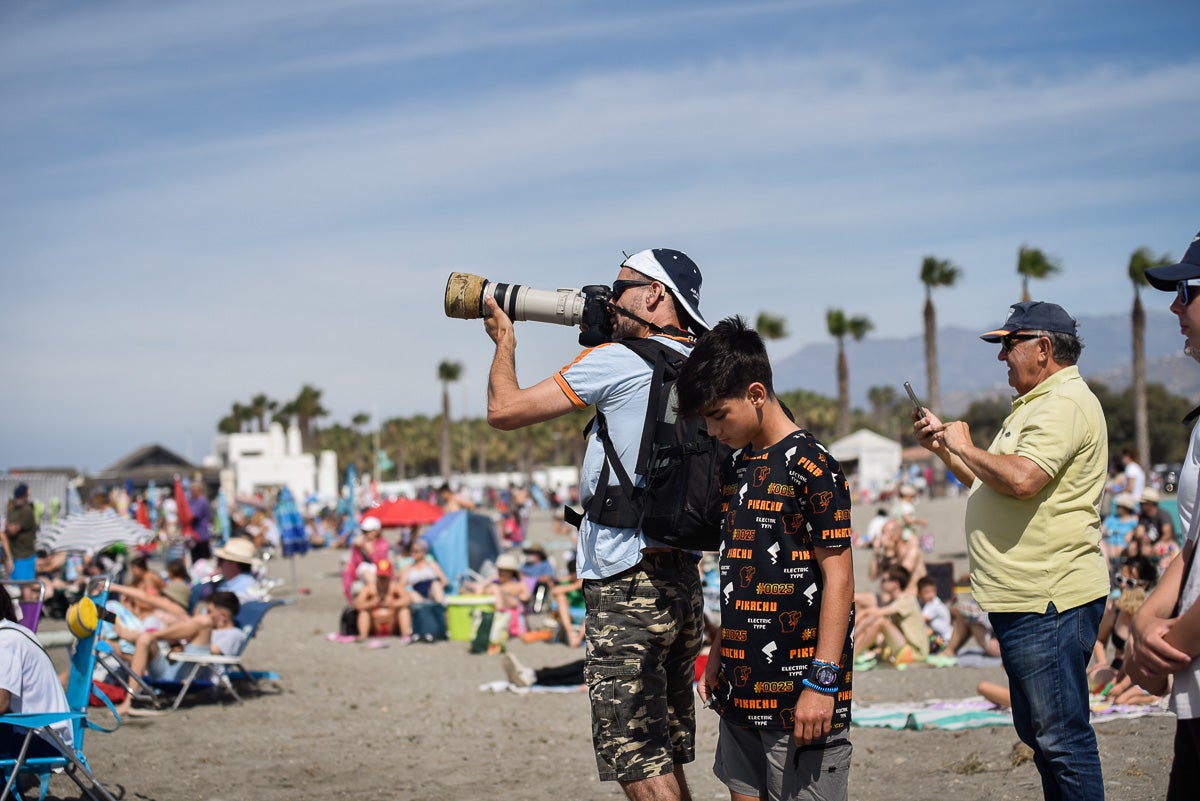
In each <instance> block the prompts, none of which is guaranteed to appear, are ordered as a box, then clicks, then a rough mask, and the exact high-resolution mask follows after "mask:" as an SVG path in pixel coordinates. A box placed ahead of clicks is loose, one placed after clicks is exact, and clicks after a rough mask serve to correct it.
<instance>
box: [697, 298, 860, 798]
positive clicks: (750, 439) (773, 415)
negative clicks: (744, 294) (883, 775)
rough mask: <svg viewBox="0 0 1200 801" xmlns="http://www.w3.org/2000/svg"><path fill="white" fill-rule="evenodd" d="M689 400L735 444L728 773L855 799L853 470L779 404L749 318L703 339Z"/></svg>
mask: <svg viewBox="0 0 1200 801" xmlns="http://www.w3.org/2000/svg"><path fill="white" fill-rule="evenodd" d="M676 392H677V395H678V409H679V413H680V414H681V415H686V416H697V415H701V416H703V417H704V420H705V422H706V424H707V426H708V431H709V433H710V434H712V435H713V436H715V437H717V438H718V439H719V440H720V441H722V442H724V443H726V444H727V445H729V446H730V447H731V448H733V449H734V452H733V454H732V456H731V457H730V458H729V459H728V460H727V461H726V462H725V464H724V466H723V469H722V473H721V483H722V486H723V488H724V495H725V498H726V502H725V513H724V524H723V527H722V534H721V550H720V555H721V556H720V574H721V629H720V631H719V632H718V633H717V635H716V636H715V638H714V640H713V643H712V646H711V648H710V650H709V655H708V663H707V666H706V668H705V671H704V675H703V677H702V679H701V680H700V682H699V691H700V697H701V699H702V700H703V701H705V702H706V703H708V704H709V705H710V706H713V707H714V708H715V709H716V710H717V712H718V713H719V714H720V715H721V724H720V735H719V739H718V741H717V753H716V761H715V764H714V766H713V769H714V772H715V774H716V776H717V778H718V779H720V780H721V781H722V782H723V783H724V784H725V785H726V787H728V788H729V792H730V797H731V798H734V799H737V798H741V797H743V796H749V797H752V798H772V799H794V798H799V797H801V795H802V794H811V797H820V798H827V799H845V798H846V797H847V794H848V779H849V768H850V755H851V750H852V749H851V746H850V740H849V726H850V697H851V687H850V670H849V660H850V653H851V650H852V646H851V640H850V634H851V630H852V629H853V624H854V620H853V617H854V611H853V609H854V607H853V599H854V570H853V562H852V561H851V560H852V549H851V544H852V539H853V537H852V532H851V528H850V491H849V487H848V485H847V483H846V478H845V475H844V474H843V473H842V470H841V467H840V465H839V464H838V463H837V460H835V459H834V458H833V456H832V455H831V454H830V453H829V452H828V451H826V450H825V448H824V447H823V446H822V445H821V443H819V442H818V441H817V440H816V438H814V437H813V435H812V434H811V433H809V432H808V431H805V430H804V429H801V428H800V427H798V426H797V425H796V424H795V422H793V421H792V419H791V417H790V416H789V415H788V413H787V412H786V411H785V410H784V408H783V406H782V405H781V404H780V403H779V400H778V398H777V397H776V396H775V392H774V389H773V387H772V381H771V365H770V362H769V361H768V359H767V352H766V348H765V346H764V345H763V341H762V339H761V338H760V337H759V335H758V334H757V333H755V332H754V331H753V330H751V329H750V328H748V327H747V325H746V323H745V321H744V320H742V319H741V318H740V317H733V318H729V319H726V320H723V321H721V322H720V323H719V324H718V325H717V326H716V327H715V328H713V329H712V331H710V332H709V333H707V334H705V335H704V336H702V337H701V338H700V339H699V341H698V342H697V343H696V346H695V348H694V349H693V351H692V355H691V357H690V358H689V359H688V361H687V364H686V365H685V366H684V368H683V370H682V371H681V372H680V375H679V379H678V381H677V383H676ZM804 797H809V796H808V795H805V796H804Z"/></svg>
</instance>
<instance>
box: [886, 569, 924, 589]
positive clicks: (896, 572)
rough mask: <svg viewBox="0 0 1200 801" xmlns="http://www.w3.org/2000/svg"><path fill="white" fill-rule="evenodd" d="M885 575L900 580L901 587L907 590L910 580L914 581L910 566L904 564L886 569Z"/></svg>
mask: <svg viewBox="0 0 1200 801" xmlns="http://www.w3.org/2000/svg"><path fill="white" fill-rule="evenodd" d="M884 575H886V576H887V577H888V578H890V579H894V580H896V581H898V582H900V589H902V590H907V589H908V582H910V581H912V573H910V572H909V571H908V568H907V567H905V566H904V565H892V566H891V567H889V568H888V569H887V570H886V571H884ZM918 586H919V585H918Z"/></svg>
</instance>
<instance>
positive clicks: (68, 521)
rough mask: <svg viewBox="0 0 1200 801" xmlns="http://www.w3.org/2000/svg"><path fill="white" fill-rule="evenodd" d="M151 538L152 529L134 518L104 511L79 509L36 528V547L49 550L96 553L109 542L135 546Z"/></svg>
mask: <svg viewBox="0 0 1200 801" xmlns="http://www.w3.org/2000/svg"><path fill="white" fill-rule="evenodd" d="M153 541H154V532H153V531H151V530H150V529H148V528H146V527H145V526H143V525H142V524H140V523H138V522H137V521H136V520H130V519H129V518H128V517H121V516H119V515H114V514H107V513H104V512H79V513H76V514H72V515H67V516H66V517H64V518H62V519H61V520H59V521H58V522H57V523H55V524H54V525H51V526H46V527H45V528H43V529H42V530H41V531H39V532H38V536H37V547H38V548H41V549H45V550H46V551H49V552H51V553H56V552H59V551H87V552H89V553H98V552H100V551H103V550H104V549H105V548H108V547H110V546H112V545H125V546H138V545H144V544H146V543H148V542H153Z"/></svg>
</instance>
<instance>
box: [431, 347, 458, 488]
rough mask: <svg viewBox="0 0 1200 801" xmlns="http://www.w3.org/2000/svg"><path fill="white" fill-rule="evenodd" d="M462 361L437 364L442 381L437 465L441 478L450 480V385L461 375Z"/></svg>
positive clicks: (439, 379)
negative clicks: (440, 427) (440, 434)
mask: <svg viewBox="0 0 1200 801" xmlns="http://www.w3.org/2000/svg"><path fill="white" fill-rule="evenodd" d="M462 369H463V368H462V362H451V361H444V362H442V363H441V364H439V365H438V370H437V372H438V381H441V382H442V437H441V443H440V448H439V458H438V466H439V468H440V469H441V473H442V478H443V479H445V480H447V481H449V480H450V385H451V384H452V383H454V382H455V381H457V380H458V379H459V377H460V376H462Z"/></svg>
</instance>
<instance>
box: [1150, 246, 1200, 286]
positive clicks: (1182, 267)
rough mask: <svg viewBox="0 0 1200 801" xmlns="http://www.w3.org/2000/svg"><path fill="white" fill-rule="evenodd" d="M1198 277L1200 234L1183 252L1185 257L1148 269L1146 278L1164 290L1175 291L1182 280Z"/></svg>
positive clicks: (1199, 268)
mask: <svg viewBox="0 0 1200 801" xmlns="http://www.w3.org/2000/svg"><path fill="white" fill-rule="evenodd" d="M1196 278H1200V234H1196V238H1195V239H1193V240H1192V244H1191V245H1189V246H1188V249H1187V253H1184V254H1183V258H1182V259H1180V260H1179V262H1178V263H1177V264H1168V265H1166V266H1165V267H1152V268H1151V269H1149V270H1146V280H1147V281H1149V282H1150V286H1152V287H1154V288H1155V289H1161V290H1163V291H1164V292H1174V291H1175V287H1176V285H1177V284H1178V283H1179V282H1180V281H1190V280H1193V279H1196Z"/></svg>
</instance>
